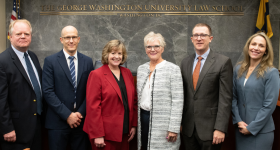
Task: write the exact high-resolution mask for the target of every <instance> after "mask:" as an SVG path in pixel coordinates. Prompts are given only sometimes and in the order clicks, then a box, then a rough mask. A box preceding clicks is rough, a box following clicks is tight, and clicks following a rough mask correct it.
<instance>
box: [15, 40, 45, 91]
mask: <svg viewBox="0 0 280 150" xmlns="http://www.w3.org/2000/svg"><path fill="white" fill-rule="evenodd" d="M12 49H13V50H14V52H15V53H16V54H17V56H18V59H19V60H20V62H21V64H22V66H23V68H24V70H25V72H26V74H27V76H28V78H29V80H30V83H31V85H32V86H33V84H32V81H31V79H30V76H29V73H28V69H27V66H26V62H25V56H24V52H21V51H19V50H17V49H16V48H15V47H14V46H13V45H12ZM26 53H27V54H28V51H26ZM28 58H29V61H30V63H31V65H32V68H33V70H34V72H35V76H36V78H37V81H38V83H39V86H40V90H41V83H40V78H39V75H38V71H37V68H36V67H35V65H34V64H33V61H32V59H31V58H30V56H29V54H28ZM33 88H34V87H33ZM41 92H42V91H41Z"/></svg>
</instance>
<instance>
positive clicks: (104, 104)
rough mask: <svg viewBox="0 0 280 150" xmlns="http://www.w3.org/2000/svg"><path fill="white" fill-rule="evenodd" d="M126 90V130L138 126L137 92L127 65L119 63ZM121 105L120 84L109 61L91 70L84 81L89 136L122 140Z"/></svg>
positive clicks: (122, 116)
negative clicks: (127, 113) (127, 126)
mask: <svg viewBox="0 0 280 150" xmlns="http://www.w3.org/2000/svg"><path fill="white" fill-rule="evenodd" d="M120 70H121V73H122V76H123V79H124V82H125V86H126V92H127V101H128V108H129V132H130V130H131V127H136V126H137V94H136V89H135V87H134V80H133V76H132V74H131V72H130V71H129V69H127V68H124V67H120ZM123 119H124V106H123V100H122V95H121V91H120V88H119V86H118V83H117V81H116V79H115V78H114V76H113V74H112V72H111V70H110V69H109V67H108V65H103V66H102V67H100V68H98V69H96V70H94V71H92V72H91V73H90V76H89V79H88V84H87V117H86V120H85V124H84V131H85V132H86V133H88V135H89V138H90V139H94V138H97V137H104V139H105V140H110V141H117V142H121V141H122V135H123Z"/></svg>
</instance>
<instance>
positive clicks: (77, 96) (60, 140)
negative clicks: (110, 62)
mask: <svg viewBox="0 0 280 150" xmlns="http://www.w3.org/2000/svg"><path fill="white" fill-rule="evenodd" d="M60 42H61V43H62V45H63V49H62V50H61V51H60V52H58V53H56V54H53V55H51V56H48V57H46V58H45V63H44V67H43V81H42V91H43V95H44V98H45V100H46V102H47V104H48V109H47V114H46V124H45V127H46V128H47V129H48V135H49V147H50V149H51V150H65V149H66V147H67V144H68V143H69V144H70V145H71V147H72V149H73V150H86V149H87V148H88V147H87V146H88V142H89V141H88V137H87V135H86V133H85V132H84V131H83V123H84V118H85V115H86V83H87V78H88V75H89V73H90V71H92V70H93V62H92V59H91V58H90V57H88V56H85V55H83V54H81V53H79V52H78V51H77V47H78V44H79V42H80V37H79V35H78V31H77V29H76V28H75V27H73V26H66V27H64V28H63V29H62V31H61V37H60Z"/></svg>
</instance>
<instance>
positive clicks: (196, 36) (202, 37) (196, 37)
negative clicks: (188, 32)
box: [192, 34, 210, 39]
mask: <svg viewBox="0 0 280 150" xmlns="http://www.w3.org/2000/svg"><path fill="white" fill-rule="evenodd" d="M206 36H210V35H209V34H200V35H198V34H194V35H192V37H193V38H194V39H198V37H200V38H201V39H205V38H206Z"/></svg>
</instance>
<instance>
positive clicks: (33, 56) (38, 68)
mask: <svg viewBox="0 0 280 150" xmlns="http://www.w3.org/2000/svg"><path fill="white" fill-rule="evenodd" d="M28 54H29V56H30V58H31V60H32V62H33V64H34V66H35V67H36V70H37V73H38V76H39V80H40V81H42V68H41V66H40V64H39V63H37V62H35V60H36V56H35V55H33V53H32V52H30V51H28Z"/></svg>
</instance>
